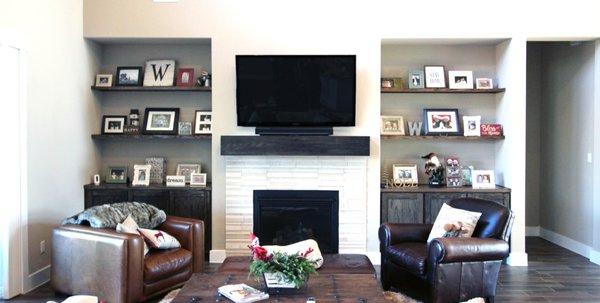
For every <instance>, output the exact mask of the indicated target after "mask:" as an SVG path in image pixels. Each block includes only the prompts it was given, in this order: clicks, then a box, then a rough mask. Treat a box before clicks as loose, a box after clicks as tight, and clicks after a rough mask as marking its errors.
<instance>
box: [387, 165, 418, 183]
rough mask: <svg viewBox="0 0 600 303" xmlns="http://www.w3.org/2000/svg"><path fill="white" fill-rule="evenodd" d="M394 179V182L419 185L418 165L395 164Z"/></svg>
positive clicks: (393, 168)
mask: <svg viewBox="0 0 600 303" xmlns="http://www.w3.org/2000/svg"><path fill="white" fill-rule="evenodd" d="M392 180H393V182H394V184H404V185H406V184H410V185H418V184H419V177H418V175H417V166H416V165H406V164H394V165H393V166H392Z"/></svg>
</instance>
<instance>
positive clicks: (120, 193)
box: [85, 188, 129, 208]
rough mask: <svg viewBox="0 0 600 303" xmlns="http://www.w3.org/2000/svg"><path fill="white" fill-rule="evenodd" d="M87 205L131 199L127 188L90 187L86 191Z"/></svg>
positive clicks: (87, 206)
mask: <svg viewBox="0 0 600 303" xmlns="http://www.w3.org/2000/svg"><path fill="white" fill-rule="evenodd" d="M85 198H86V201H85V207H86V208H89V207H92V206H96V205H102V204H110V203H119V202H127V201H129V191H128V190H127V189H101V188H99V189H88V190H87V192H86V197H85Z"/></svg>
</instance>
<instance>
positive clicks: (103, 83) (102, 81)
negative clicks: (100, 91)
mask: <svg viewBox="0 0 600 303" xmlns="http://www.w3.org/2000/svg"><path fill="white" fill-rule="evenodd" d="M112 77H113V75H111V74H98V75H96V84H95V86H96V87H111V86H112Z"/></svg>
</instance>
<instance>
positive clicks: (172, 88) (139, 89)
mask: <svg viewBox="0 0 600 303" xmlns="http://www.w3.org/2000/svg"><path fill="white" fill-rule="evenodd" d="M92 90H96V91H103V92H210V91H212V87H205V86H191V87H179V86H111V87H98V86H94V85H92Z"/></svg>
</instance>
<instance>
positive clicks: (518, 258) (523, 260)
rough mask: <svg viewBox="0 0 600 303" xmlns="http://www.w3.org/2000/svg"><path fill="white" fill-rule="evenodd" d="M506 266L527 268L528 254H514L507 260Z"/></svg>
mask: <svg viewBox="0 0 600 303" xmlns="http://www.w3.org/2000/svg"><path fill="white" fill-rule="evenodd" d="M506 264H508V265H510V266H527V264H528V262H527V253H525V252H512V253H510V254H509V255H508V258H507V259H506Z"/></svg>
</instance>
